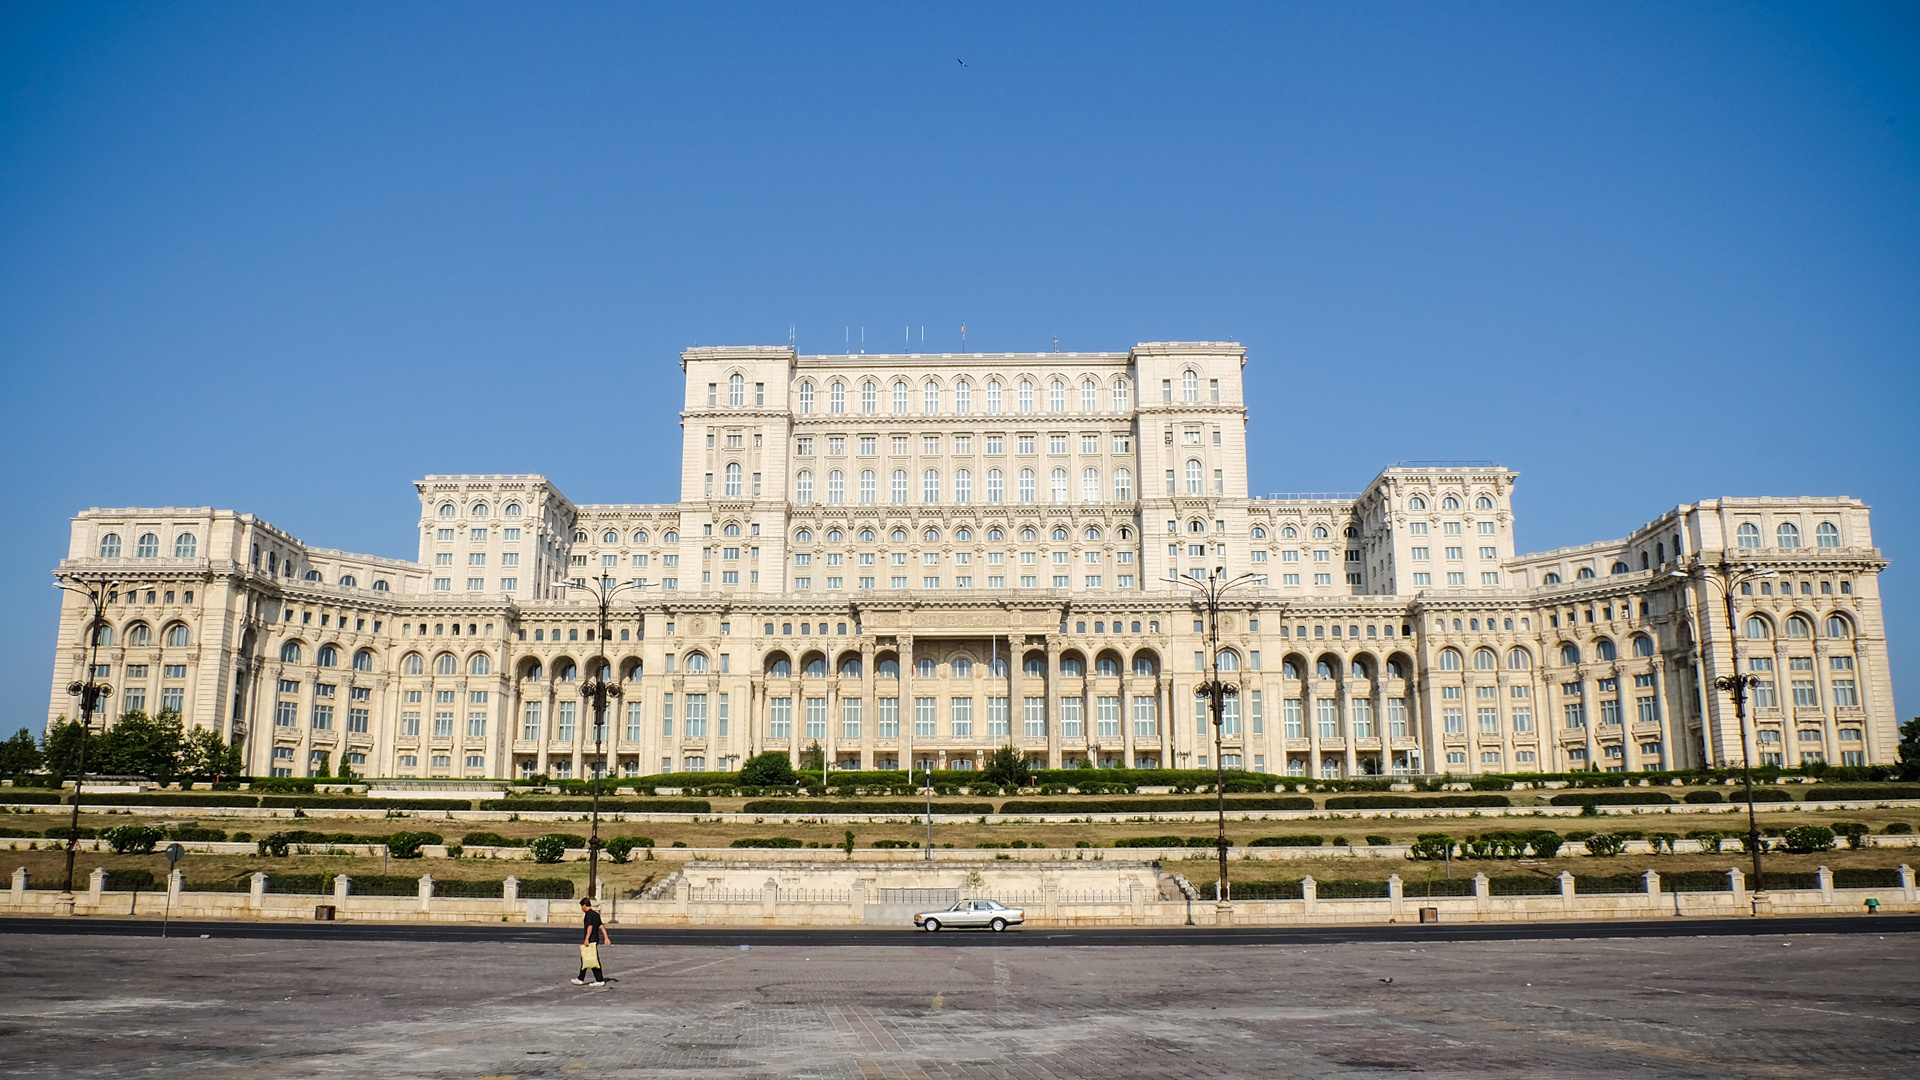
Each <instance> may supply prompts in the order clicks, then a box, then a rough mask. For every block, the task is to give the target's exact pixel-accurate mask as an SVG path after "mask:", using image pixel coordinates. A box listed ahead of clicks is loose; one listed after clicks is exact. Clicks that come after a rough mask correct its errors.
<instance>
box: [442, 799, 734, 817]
mask: <svg viewBox="0 0 1920 1080" xmlns="http://www.w3.org/2000/svg"><path fill="white" fill-rule="evenodd" d="M591 808H592V804H591V803H590V802H589V801H588V800H585V799H578V798H571V797H563V798H546V799H542V798H518V799H483V800H481V803H480V809H482V810H557V811H559V812H561V813H564V814H584V813H587V812H588V811H589V810H590V809H591ZM600 812H601V813H602V814H711V813H713V804H712V803H710V802H708V801H707V800H705V799H658V798H651V797H649V798H646V799H604V798H603V799H601V800H600Z"/></svg>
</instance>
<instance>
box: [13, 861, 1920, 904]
mask: <svg viewBox="0 0 1920 1080" xmlns="http://www.w3.org/2000/svg"><path fill="white" fill-rule="evenodd" d="M1901 869H1906V868H1905V867H1902V868H1901ZM1907 882H1908V884H1907V891H1908V892H1909V893H1911V892H1912V891H1913V884H1912V882H1913V877H1912V874H1911V872H1909V874H1908V877H1907ZM26 902H27V868H26V867H24V866H16V867H14V868H13V906H14V907H19V906H20V905H22V904H24V903H26Z"/></svg>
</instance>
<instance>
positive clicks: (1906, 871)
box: [13, 863, 1920, 903]
mask: <svg viewBox="0 0 1920 1080" xmlns="http://www.w3.org/2000/svg"><path fill="white" fill-rule="evenodd" d="M13 877H14V880H15V881H21V880H23V879H24V872H23V871H19V870H16V871H14V875H13ZM24 888H26V886H25V885H15V886H14V889H15V890H16V891H15V893H14V895H15V896H18V895H20V894H19V892H18V891H17V890H20V889H24ZM1900 891H1901V892H1903V893H1906V894H1907V899H1908V900H1909V901H1913V900H1920V896H1917V895H1915V892H1916V890H1915V888H1914V881H1913V867H1911V866H1908V865H1907V864H1906V863H1901V864H1900ZM16 903H17V901H16Z"/></svg>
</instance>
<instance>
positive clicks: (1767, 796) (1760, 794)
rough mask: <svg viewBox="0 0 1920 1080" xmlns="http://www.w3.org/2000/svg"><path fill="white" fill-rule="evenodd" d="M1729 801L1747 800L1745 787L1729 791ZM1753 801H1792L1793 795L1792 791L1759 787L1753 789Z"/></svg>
mask: <svg viewBox="0 0 1920 1080" xmlns="http://www.w3.org/2000/svg"><path fill="white" fill-rule="evenodd" d="M1727 801H1728V802H1746V801H1747V793H1746V791H1745V789H1741V790H1736V791H1730V792H1728V793H1727ZM1753 801H1754V802H1757V803H1761V802H1792V801H1793V795H1792V794H1791V793H1790V792H1785V791H1781V790H1780V789H1779V788H1762V787H1757V788H1754V789H1753Z"/></svg>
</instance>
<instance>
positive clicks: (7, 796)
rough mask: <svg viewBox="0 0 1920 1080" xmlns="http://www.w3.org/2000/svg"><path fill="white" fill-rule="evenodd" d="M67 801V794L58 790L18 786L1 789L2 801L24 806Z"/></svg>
mask: <svg viewBox="0 0 1920 1080" xmlns="http://www.w3.org/2000/svg"><path fill="white" fill-rule="evenodd" d="M66 801H67V797H66V795H64V794H62V793H61V792H58V791H32V790H29V789H26V788H18V787H13V788H8V789H6V790H5V791H0V803H16V804H19V805H22V806H24V805H26V804H28V803H58V802H66Z"/></svg>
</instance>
